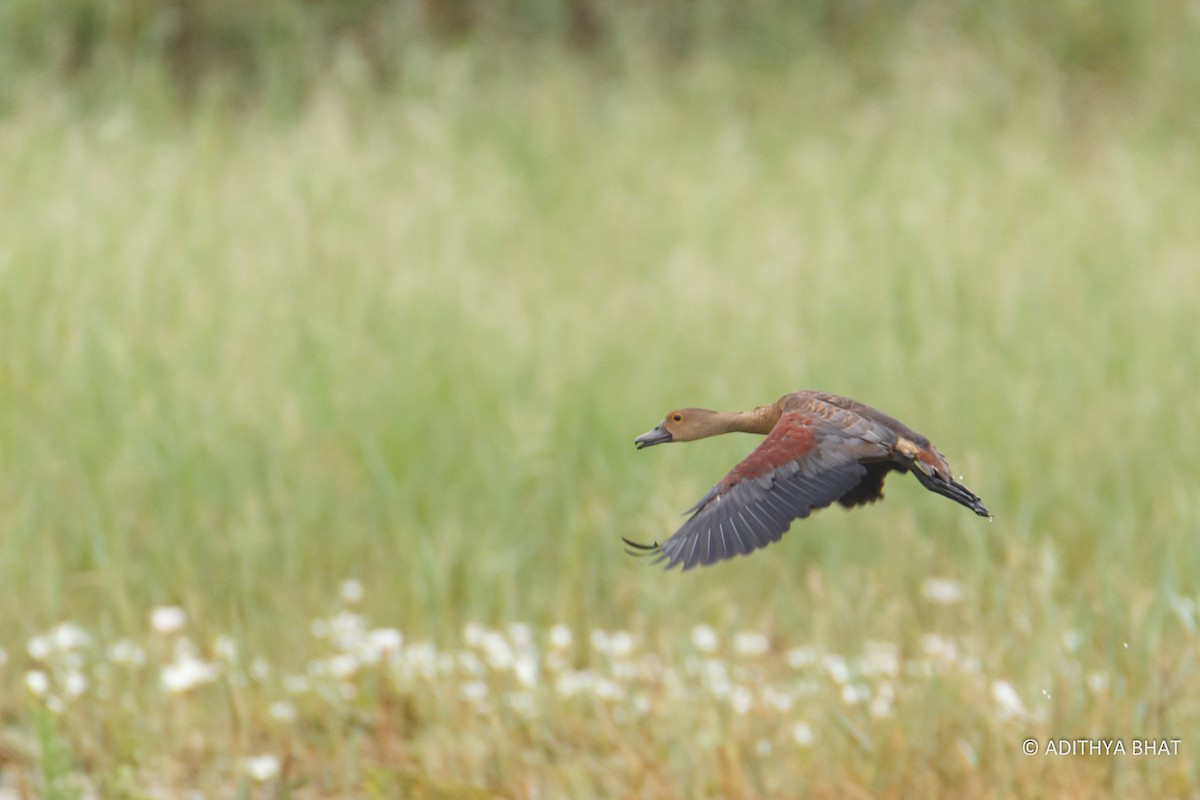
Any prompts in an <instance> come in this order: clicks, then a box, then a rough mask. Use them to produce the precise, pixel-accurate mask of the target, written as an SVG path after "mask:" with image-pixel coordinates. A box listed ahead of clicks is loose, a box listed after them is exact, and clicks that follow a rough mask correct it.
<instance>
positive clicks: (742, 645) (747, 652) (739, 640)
mask: <svg viewBox="0 0 1200 800" xmlns="http://www.w3.org/2000/svg"><path fill="white" fill-rule="evenodd" d="M770 644H771V643H770V642H769V641H768V640H767V637H766V635H765V634H762V633H759V632H758V631H738V633H737V635H736V636H734V637H733V650H734V652H736V653H737V654H738V655H741V656H761V655H762V654H763V653H765V652H767V649H768V648H769V647H770Z"/></svg>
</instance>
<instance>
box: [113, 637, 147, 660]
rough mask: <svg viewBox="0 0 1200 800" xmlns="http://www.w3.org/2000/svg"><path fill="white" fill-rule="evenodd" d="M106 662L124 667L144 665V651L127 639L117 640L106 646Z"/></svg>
mask: <svg viewBox="0 0 1200 800" xmlns="http://www.w3.org/2000/svg"><path fill="white" fill-rule="evenodd" d="M108 660H109V661H111V662H113V663H114V664H121V665H122V666H126V667H137V666H141V665H142V664H144V663H146V651H144V650H142V648H140V647H138V646H137V645H136V644H134V643H133V642H132V641H130V640H129V639H118V640H117V641H115V642H113V643H112V644H111V645H109V646H108Z"/></svg>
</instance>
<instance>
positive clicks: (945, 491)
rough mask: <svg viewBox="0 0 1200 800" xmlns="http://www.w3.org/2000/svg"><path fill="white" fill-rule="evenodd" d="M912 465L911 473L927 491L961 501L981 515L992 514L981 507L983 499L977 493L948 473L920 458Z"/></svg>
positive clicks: (987, 515)
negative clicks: (931, 467) (932, 467)
mask: <svg viewBox="0 0 1200 800" xmlns="http://www.w3.org/2000/svg"><path fill="white" fill-rule="evenodd" d="M914 466H915V469H914V470H913V471H912V473H913V475H916V476H917V480H919V481H920V482H921V485H922V486H924V487H925V488H926V489H928V490H929V491H931V492H937V493H938V494H940V495H942V496H943V497H949V498H950V499H951V500H953V501H954V502H956V503H961V504H962V505H964V506H966V507H967V508H969V509H971V510H972V511H974V512H975V513H976V514H978V515H979V516H981V517H991V516H992V515H991V514H989V513H988V510H987V509H986V508H984V507H983V501H982V500H980V499H979V496H978V495H976V494H975V493H974V492H972V491H971V490H970V489H968V488H967V487H965V486H963V485H962V484H961V483H959V482H958V481H956V480H954V479H953V478H951V477H950V476H949V475H945V474H942V471H941V470H935V469H930V468H929V466H928V465H927V464H925V463H924V462H922V461H920V460H918V461H916V462H915V464H914ZM927 470H928V471H927Z"/></svg>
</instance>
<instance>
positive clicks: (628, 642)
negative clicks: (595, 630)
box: [608, 631, 633, 658]
mask: <svg viewBox="0 0 1200 800" xmlns="http://www.w3.org/2000/svg"><path fill="white" fill-rule="evenodd" d="M608 652H609V655H612V656H614V657H615V658H626V657H627V656H628V655H629V654H630V653H632V652H633V635H632V634H630V633H629V631H613V632H612V634H611V635H610V636H609V637H608Z"/></svg>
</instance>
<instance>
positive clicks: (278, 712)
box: [267, 700, 296, 722]
mask: <svg viewBox="0 0 1200 800" xmlns="http://www.w3.org/2000/svg"><path fill="white" fill-rule="evenodd" d="M267 713H268V714H270V715H271V719H274V720H278V721H279V722H292V721H293V720H295V719H296V707H295V706H294V705H292V704H291V703H287V702H284V701H283V700H276V701H275V702H274V703H271V708H270V709H269V710H268V711H267Z"/></svg>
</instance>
